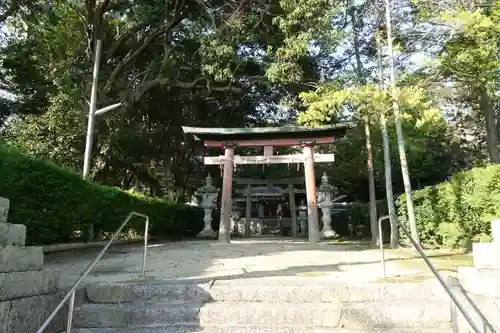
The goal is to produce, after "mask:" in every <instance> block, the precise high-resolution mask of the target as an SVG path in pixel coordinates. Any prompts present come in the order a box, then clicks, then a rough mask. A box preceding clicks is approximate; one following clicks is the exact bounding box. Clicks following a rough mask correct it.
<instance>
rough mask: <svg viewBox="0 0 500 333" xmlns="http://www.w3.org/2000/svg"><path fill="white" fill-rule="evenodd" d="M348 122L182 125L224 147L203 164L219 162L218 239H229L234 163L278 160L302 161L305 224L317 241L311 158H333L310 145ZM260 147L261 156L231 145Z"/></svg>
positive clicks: (339, 132) (326, 140)
mask: <svg viewBox="0 0 500 333" xmlns="http://www.w3.org/2000/svg"><path fill="white" fill-rule="evenodd" d="M353 126H354V123H352V122H344V123H337V124H334V125H329V126H323V127H318V128H305V127H292V126H288V127H254V128H197V127H186V126H183V127H182V130H183V131H184V133H186V134H192V135H193V136H194V138H195V139H196V140H202V141H203V143H204V145H205V146H206V147H220V148H222V149H224V156H206V157H205V160H204V161H205V165H222V166H223V170H224V173H223V179H222V198H221V215H220V216H221V220H220V227H219V241H220V242H224V243H229V242H230V228H231V212H232V205H233V203H232V186H233V172H234V165H235V164H278V163H285V164H287V163H304V174H305V182H306V197H307V213H308V224H309V243H318V242H319V239H320V235H319V219H318V207H317V202H316V175H315V172H314V162H318V163H325V162H333V161H334V155H333V154H315V153H314V146H315V145H321V144H332V143H333V142H334V140H335V138H338V137H342V136H344V135H345V133H346V131H347V129H348V128H351V127H353ZM236 146H238V147H263V148H264V155H263V156H238V155H236V156H235V155H234V148H235V147H236ZM286 146H289V147H291V146H300V147H302V154H296V155H274V147H286Z"/></svg>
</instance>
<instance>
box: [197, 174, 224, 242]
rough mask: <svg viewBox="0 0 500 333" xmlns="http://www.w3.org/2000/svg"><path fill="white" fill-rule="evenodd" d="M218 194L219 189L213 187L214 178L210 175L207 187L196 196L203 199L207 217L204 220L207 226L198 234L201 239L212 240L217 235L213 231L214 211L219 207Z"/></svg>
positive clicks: (202, 204)
mask: <svg viewBox="0 0 500 333" xmlns="http://www.w3.org/2000/svg"><path fill="white" fill-rule="evenodd" d="M218 194H219V189H218V188H216V187H215V186H214V185H213V183H212V177H211V176H210V174H209V175H208V176H207V178H206V179H205V185H203V186H202V187H200V188H199V189H198V191H196V195H197V196H200V197H201V205H200V207H201V208H203V210H204V211H205V217H204V218H203V221H204V222H205V226H204V227H203V230H202V231H200V233H199V234H198V237H200V238H211V237H215V236H216V235H217V233H216V232H215V230H214V229H212V211H213V210H214V208H215V207H216V206H217V196H218Z"/></svg>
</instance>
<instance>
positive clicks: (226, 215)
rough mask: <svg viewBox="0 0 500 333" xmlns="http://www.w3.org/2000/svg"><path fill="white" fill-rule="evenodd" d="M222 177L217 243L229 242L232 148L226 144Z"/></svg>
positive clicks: (231, 145) (231, 204)
mask: <svg viewBox="0 0 500 333" xmlns="http://www.w3.org/2000/svg"><path fill="white" fill-rule="evenodd" d="M224 150H225V151H224V175H223V178H222V198H221V209H220V211H221V214H220V225H219V242H223V243H229V242H230V229H231V213H232V208H233V198H232V195H233V193H232V192H233V162H234V161H233V160H234V146H233V144H226V145H225V147H224Z"/></svg>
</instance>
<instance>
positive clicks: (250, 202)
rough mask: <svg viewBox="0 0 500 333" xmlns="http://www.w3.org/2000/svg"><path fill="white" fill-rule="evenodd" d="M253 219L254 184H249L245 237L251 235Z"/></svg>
mask: <svg viewBox="0 0 500 333" xmlns="http://www.w3.org/2000/svg"><path fill="white" fill-rule="evenodd" d="M251 219H252V184H248V185H247V193H246V205H245V235H244V237H245V238H248V237H250V220H251Z"/></svg>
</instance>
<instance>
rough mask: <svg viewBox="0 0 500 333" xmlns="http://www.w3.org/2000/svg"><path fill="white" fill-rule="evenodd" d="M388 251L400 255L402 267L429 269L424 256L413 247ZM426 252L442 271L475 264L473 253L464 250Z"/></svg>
mask: <svg viewBox="0 0 500 333" xmlns="http://www.w3.org/2000/svg"><path fill="white" fill-rule="evenodd" d="M388 253H391V255H395V256H396V257H399V260H398V264H399V265H401V266H402V267H406V268H412V269H422V270H423V271H429V268H428V267H427V265H426V264H425V262H424V260H423V259H422V257H420V255H419V254H418V253H416V252H415V251H413V250H411V249H407V248H404V249H397V250H390V251H388ZM425 254H426V255H427V256H428V257H429V259H430V261H431V262H432V264H434V266H436V268H437V270H438V271H440V272H441V271H442V272H453V273H456V272H457V269H458V267H462V266H473V259H472V254H470V253H465V252H464V251H451V250H426V251H425Z"/></svg>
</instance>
